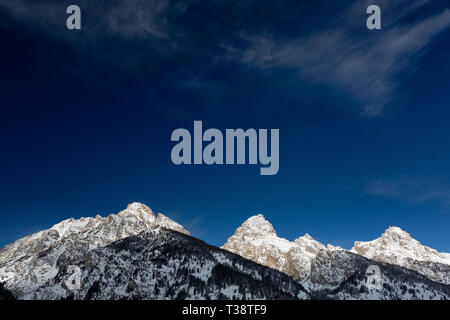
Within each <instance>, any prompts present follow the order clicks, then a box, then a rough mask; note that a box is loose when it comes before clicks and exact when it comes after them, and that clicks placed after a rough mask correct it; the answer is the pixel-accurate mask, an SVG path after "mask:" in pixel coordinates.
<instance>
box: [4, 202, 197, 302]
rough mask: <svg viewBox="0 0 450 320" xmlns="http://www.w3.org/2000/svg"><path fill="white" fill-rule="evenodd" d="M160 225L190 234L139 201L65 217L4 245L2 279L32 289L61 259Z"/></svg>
mask: <svg viewBox="0 0 450 320" xmlns="http://www.w3.org/2000/svg"><path fill="white" fill-rule="evenodd" d="M158 227H164V228H167V229H171V230H175V231H178V232H180V233H184V234H187V235H189V232H188V231H186V230H185V229H184V228H183V227H182V226H181V225H180V224H178V223H176V222H174V221H172V220H170V219H169V218H167V217H165V216H164V215H162V214H159V215H158V217H155V214H154V213H153V211H152V210H151V209H150V208H149V207H147V206H146V205H144V204H141V203H138V202H134V203H131V204H129V205H128V206H127V208H126V209H125V210H123V211H121V212H119V213H118V214H111V215H109V216H107V217H101V216H99V215H97V216H96V217H95V218H80V219H73V218H71V219H67V220H64V221H62V222H60V223H58V224H55V225H54V226H53V227H51V228H50V229H49V230H44V231H40V232H37V233H35V234H33V235H30V236H28V237H25V238H22V239H19V240H17V241H15V242H13V243H12V244H10V245H7V246H5V247H3V248H2V249H1V250H0V282H3V283H4V284H5V286H6V287H7V288H8V289H9V290H11V291H12V292H14V294H16V295H18V296H20V295H22V294H25V293H26V292H32V291H33V290H34V289H35V288H37V287H39V286H40V285H42V284H43V283H45V282H47V281H48V280H50V279H52V278H53V277H55V276H56V274H57V273H58V271H59V270H58V268H57V267H56V265H57V262H58V260H60V259H64V258H66V257H68V256H75V257H86V256H87V254H88V253H89V252H90V251H92V250H94V249H96V248H99V247H104V246H106V245H109V244H111V243H113V242H115V241H117V240H120V239H124V238H127V237H130V236H133V235H137V234H140V233H142V232H146V231H149V230H153V229H155V228H158Z"/></svg>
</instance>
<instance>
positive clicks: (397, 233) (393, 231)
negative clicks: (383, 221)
mask: <svg viewBox="0 0 450 320" xmlns="http://www.w3.org/2000/svg"><path fill="white" fill-rule="evenodd" d="M381 236H382V237H384V238H391V239H393V240H399V239H406V240H411V239H412V237H411V235H410V234H409V233H408V232H406V231H404V230H402V229H401V228H399V227H392V226H391V227H389V228H388V229H386V231H385V232H384V233H383V234H382V235H381Z"/></svg>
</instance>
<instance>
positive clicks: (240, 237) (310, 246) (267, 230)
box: [223, 214, 326, 279]
mask: <svg viewBox="0 0 450 320" xmlns="http://www.w3.org/2000/svg"><path fill="white" fill-rule="evenodd" d="M223 248H224V249H225V250H228V251H231V252H233V253H236V254H239V255H241V256H243V257H244V258H247V259H250V260H253V261H256V262H258V263H260V264H263V265H266V266H268V267H270V268H274V269H277V270H279V271H282V272H284V273H287V274H288V275H290V276H292V277H294V279H302V278H304V277H306V276H307V275H308V274H309V269H310V266H311V260H312V259H314V258H315V256H316V254H317V253H318V252H319V251H320V250H323V249H326V248H325V246H324V245H322V244H321V243H320V242H318V241H316V240H314V239H313V238H312V237H311V236H310V235H309V234H305V235H304V236H302V237H299V238H298V239H296V240H295V241H292V242H291V241H289V240H286V239H283V238H280V237H278V236H277V233H276V232H275V229H274V227H273V226H272V224H271V223H270V222H269V221H267V220H266V219H265V218H264V216H263V215H261V214H259V215H256V216H253V217H250V218H249V219H247V220H246V221H244V223H243V224H242V225H241V226H240V227H239V228H237V229H236V232H235V233H234V234H233V235H232V236H231V237H230V238H228V240H227V242H226V243H225V245H224V246H223Z"/></svg>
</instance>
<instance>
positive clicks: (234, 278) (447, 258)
mask: <svg viewBox="0 0 450 320" xmlns="http://www.w3.org/2000/svg"><path fill="white" fill-rule="evenodd" d="M374 270H375V271H377V274H376V275H375V276H376V277H377V278H376V281H375V280H374V279H375V278H374V273H373V271H374ZM374 281H375V282H374ZM12 297H14V298H17V299H26V300H49V299H51V300H53V299H88V300H91V299H102V300H104V299H200V300H202V299H427V300H428V299H445V300H447V299H450V254H448V253H439V252H437V251H436V250H434V249H431V248H429V247H426V246H424V245H422V244H420V243H419V242H418V241H417V240H414V239H413V238H412V237H411V236H410V235H409V234H408V233H407V232H405V231H403V230H401V229H400V228H397V227H390V228H388V229H387V230H386V231H385V232H384V233H383V234H382V235H381V237H380V238H378V239H376V240H373V241H369V242H358V241H357V242H355V245H354V247H353V248H352V249H351V250H345V249H343V248H340V247H335V246H332V245H327V246H325V245H323V244H321V243H320V242H318V241H316V240H314V239H313V238H312V237H311V236H310V235H308V234H305V235H304V236H301V237H299V238H298V239H296V240H294V241H289V240H286V239H283V238H280V237H278V236H277V234H276V232H275V229H274V227H273V226H272V224H270V222H268V221H267V220H266V219H265V218H264V216H262V215H256V216H253V217H250V218H249V219H247V220H246V221H245V222H244V223H243V224H242V225H241V226H240V227H238V228H237V229H236V232H235V233H234V234H233V235H232V236H231V237H230V238H229V239H228V240H227V242H226V243H225V244H224V245H223V246H222V248H218V247H214V246H211V245H209V244H207V243H205V242H203V241H201V240H199V239H196V238H194V237H192V236H191V235H190V233H189V232H188V231H187V230H185V228H184V227H183V226H181V225H180V224H178V223H176V222H175V221H173V220H171V219H169V218H167V217H166V216H164V215H163V214H161V213H159V214H157V215H156V214H155V213H154V212H153V211H152V210H151V209H150V208H149V207H147V206H145V205H143V204H140V203H132V204H130V205H128V207H127V208H126V209H125V210H123V211H121V212H119V213H118V214H111V215H109V216H107V217H101V216H96V217H95V218H81V219H77V220H76V219H69V220H65V221H62V222H60V223H58V224H56V225H54V226H53V227H51V228H50V229H48V230H44V231H40V232H37V233H35V234H33V235H30V236H28V237H25V238H22V239H19V240H17V241H15V242H13V243H11V244H10V245H7V246H5V247H3V248H2V249H1V250H0V299H11V298H12Z"/></svg>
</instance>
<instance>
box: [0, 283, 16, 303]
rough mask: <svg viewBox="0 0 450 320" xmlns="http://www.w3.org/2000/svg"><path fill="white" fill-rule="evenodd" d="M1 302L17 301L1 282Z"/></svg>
mask: <svg viewBox="0 0 450 320" xmlns="http://www.w3.org/2000/svg"><path fill="white" fill-rule="evenodd" d="M0 300H15V297H14V295H13V294H12V293H11V292H10V291H9V290H8V289H6V288H5V286H4V285H3V283H1V282H0Z"/></svg>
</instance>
